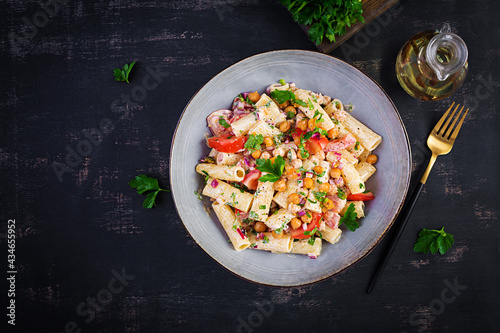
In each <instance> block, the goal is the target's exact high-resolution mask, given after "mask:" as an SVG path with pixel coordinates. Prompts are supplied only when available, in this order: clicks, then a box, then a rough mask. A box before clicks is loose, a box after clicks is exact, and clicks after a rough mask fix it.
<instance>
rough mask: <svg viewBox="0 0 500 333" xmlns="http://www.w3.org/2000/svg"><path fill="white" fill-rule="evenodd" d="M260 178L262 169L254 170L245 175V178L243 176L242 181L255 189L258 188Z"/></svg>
mask: <svg viewBox="0 0 500 333" xmlns="http://www.w3.org/2000/svg"><path fill="white" fill-rule="evenodd" d="M259 178H260V171H259V170H252V171H250V172H249V173H247V174H246V175H245V178H243V180H242V181H241V183H242V184H243V185H245V186H246V187H248V188H249V189H251V190H254V191H255V190H256V189H257V183H258V182H259Z"/></svg>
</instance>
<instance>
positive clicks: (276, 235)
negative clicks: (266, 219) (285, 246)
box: [273, 230, 283, 238]
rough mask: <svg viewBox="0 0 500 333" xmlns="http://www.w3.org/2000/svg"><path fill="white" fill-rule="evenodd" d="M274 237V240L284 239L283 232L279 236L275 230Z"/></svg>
mask: <svg viewBox="0 0 500 333" xmlns="http://www.w3.org/2000/svg"><path fill="white" fill-rule="evenodd" d="M273 237H274V238H282V237H283V231H281V232H280V233H279V234H277V233H276V231H274V230H273Z"/></svg>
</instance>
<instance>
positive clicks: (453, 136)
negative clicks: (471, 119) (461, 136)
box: [450, 109, 469, 142]
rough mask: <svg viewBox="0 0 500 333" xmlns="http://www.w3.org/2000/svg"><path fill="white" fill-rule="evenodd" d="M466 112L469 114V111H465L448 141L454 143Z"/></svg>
mask: <svg viewBox="0 0 500 333" xmlns="http://www.w3.org/2000/svg"><path fill="white" fill-rule="evenodd" d="M467 112H469V109H467V110H465V113H464V115H463V116H462V119H461V120H460V122H459V123H458V125H457V128H456V129H455V130H454V131H453V134H452V135H451V138H450V140H451V141H452V142H454V141H455V139H456V138H457V136H458V132H459V131H460V128H461V127H462V124H463V123H464V120H465V116H466V115H467Z"/></svg>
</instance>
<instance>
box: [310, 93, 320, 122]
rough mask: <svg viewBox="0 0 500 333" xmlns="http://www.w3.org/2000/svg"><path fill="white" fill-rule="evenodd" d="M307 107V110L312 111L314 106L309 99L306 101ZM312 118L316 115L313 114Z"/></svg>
mask: <svg viewBox="0 0 500 333" xmlns="http://www.w3.org/2000/svg"><path fill="white" fill-rule="evenodd" d="M307 107H308V108H309V110H314V104H313V103H312V102H311V99H310V98H309V99H308V100H307ZM316 112H318V111H317V110H316ZM318 113H319V112H318ZM314 117H316V114H314ZM314 117H313V118H314Z"/></svg>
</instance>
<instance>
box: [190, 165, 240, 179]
mask: <svg viewBox="0 0 500 333" xmlns="http://www.w3.org/2000/svg"><path fill="white" fill-rule="evenodd" d="M196 172H198V173H199V174H201V175H205V176H207V175H208V176H210V177H212V178H217V179H221V180H229V181H233V182H241V181H242V180H243V178H245V169H243V168H242V167H238V166H227V165H215V164H210V163H200V164H198V165H197V166H196Z"/></svg>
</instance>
